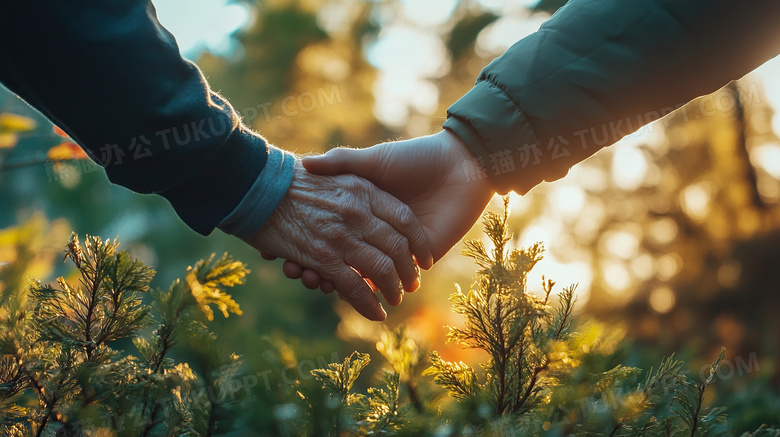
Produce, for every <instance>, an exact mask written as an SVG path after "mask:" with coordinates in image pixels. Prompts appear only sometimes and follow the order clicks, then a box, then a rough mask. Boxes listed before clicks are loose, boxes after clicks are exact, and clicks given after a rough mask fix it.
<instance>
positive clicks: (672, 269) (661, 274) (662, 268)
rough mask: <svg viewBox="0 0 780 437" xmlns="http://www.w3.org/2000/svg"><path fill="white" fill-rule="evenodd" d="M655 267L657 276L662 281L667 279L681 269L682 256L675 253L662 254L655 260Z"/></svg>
mask: <svg viewBox="0 0 780 437" xmlns="http://www.w3.org/2000/svg"><path fill="white" fill-rule="evenodd" d="M656 268H657V271H658V278H659V279H661V280H662V281H668V280H670V279H672V278H673V277H674V275H676V274H677V273H679V271H680V269H682V258H680V255H677V254H676V253H675V254H667V255H664V256H662V257H660V258H658V260H657V261H656Z"/></svg>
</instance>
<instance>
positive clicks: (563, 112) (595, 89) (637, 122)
mask: <svg viewBox="0 0 780 437" xmlns="http://www.w3.org/2000/svg"><path fill="white" fill-rule="evenodd" d="M778 53H780V1H779V0H754V1H745V2H733V1H725V0H571V1H569V3H568V4H567V5H566V6H564V7H563V8H561V9H560V10H559V11H558V12H557V13H556V14H555V15H553V17H552V18H551V19H550V20H548V21H547V22H546V23H545V24H544V25H543V26H542V27H541V28H540V30H539V31H537V32H535V33H534V34H532V35H530V36H528V37H526V38H524V39H522V40H521V41H519V42H517V43H516V44H515V45H513V46H512V47H511V48H510V49H509V50H507V51H506V53H504V54H503V55H502V56H500V57H499V58H497V59H495V60H494V61H493V62H491V63H490V64H489V65H488V66H487V67H485V69H484V70H483V71H482V73H481V74H480V76H479V78H478V80H477V83H476V85H475V86H474V88H472V89H471V90H470V91H469V92H468V93H467V94H465V95H464V96H463V97H462V98H461V99H459V100H458V101H457V102H455V103H454V104H453V105H452V106H451V107H450V108H449V111H448V119H447V121H446V122H445V124H444V127H445V128H447V129H450V130H451V131H453V132H455V133H456V134H457V135H458V136H460V137H461V138H462V139H463V140H464V141H465V142H466V144H467V145H468V146H469V149H470V150H471V152H472V153H473V154H474V155H475V157H477V158H481V159H482V162H483V163H484V165H485V170H486V173H487V175H488V176H490V177H491V179H492V181H493V182H494V184H495V186H496V189H497V190H498V191H499V192H502V193H503V192H507V191H509V190H514V191H516V192H518V193H520V194H524V193H525V192H527V191H528V190H530V189H531V188H533V187H534V186H535V185H537V184H539V183H540V182H542V181H544V180H547V181H551V180H555V179H558V178H560V177H563V176H564V175H565V174H566V172H567V171H568V169H569V168H570V167H571V166H572V165H574V164H576V163H578V162H580V161H582V160H583V159H585V158H587V157H588V156H590V155H592V154H593V153H595V152H596V151H598V150H599V149H601V148H602V147H605V146H608V145H610V144H613V143H614V142H616V141H618V140H619V139H620V138H622V137H623V136H625V135H628V134H630V133H632V132H633V131H636V130H637V129H638V128H640V127H641V126H642V125H644V124H646V123H648V122H650V121H653V120H655V119H657V118H660V117H662V116H664V115H666V114H667V113H669V112H671V111H672V110H674V109H676V108H679V107H681V106H682V105H683V104H685V103H686V102H688V101H690V100H692V99H693V98H695V97H697V96H701V95H704V94H707V93H710V92H713V91H715V90H717V89H718V88H720V87H722V86H723V85H725V84H727V83H728V82H729V81H730V80H733V79H738V78H740V77H741V76H743V75H744V74H746V73H748V72H749V71H751V70H752V69H754V68H756V67H757V66H759V65H760V64H761V63H763V62H764V61H766V60H768V59H770V58H771V57H773V56H775V55H777V54H778Z"/></svg>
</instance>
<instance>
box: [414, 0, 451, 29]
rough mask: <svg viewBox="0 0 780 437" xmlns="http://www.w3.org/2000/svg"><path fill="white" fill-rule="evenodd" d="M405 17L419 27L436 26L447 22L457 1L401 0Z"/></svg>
mask: <svg viewBox="0 0 780 437" xmlns="http://www.w3.org/2000/svg"><path fill="white" fill-rule="evenodd" d="M401 4H403V8H404V13H405V14H406V16H407V17H408V18H409V19H410V20H412V21H414V22H415V23H417V24H419V25H421V26H438V25H441V24H444V23H446V22H447V20H449V19H450V17H451V16H452V13H453V12H454V11H455V7H456V6H457V5H458V0H425V1H420V0H401Z"/></svg>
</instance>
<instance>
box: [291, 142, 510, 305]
mask: <svg viewBox="0 0 780 437" xmlns="http://www.w3.org/2000/svg"><path fill="white" fill-rule="evenodd" d="M472 163H473V157H472V155H471V153H470V152H469V150H468V149H467V147H466V145H465V143H463V141H462V140H461V139H460V138H459V137H458V136H456V135H455V134H453V133H451V132H449V131H447V130H444V131H441V132H439V133H437V134H434V135H430V136H427V137H420V138H415V139H413V140H407V141H399V142H390V143H384V144H379V145H376V146H373V147H370V148H367V149H345V148H338V149H333V150H331V151H329V152H328V153H326V154H325V155H321V156H309V157H305V158H303V166H304V167H306V169H307V170H308V171H310V172H312V173H316V174H322V175H336V174H342V173H351V174H354V175H357V176H360V177H362V178H366V179H368V180H369V181H371V182H373V183H374V184H375V185H376V186H377V187H378V188H379V189H381V190H383V191H386V192H387V193H389V194H391V195H393V196H394V197H396V198H398V199H399V200H401V201H402V202H404V203H406V204H407V205H408V206H409V208H411V210H412V211H413V212H414V215H415V216H417V218H418V219H419V220H420V222H421V223H422V226H423V227H424V228H425V232H426V234H427V235H428V240H429V241H430V243H431V248H432V251H433V256H434V261H435V260H438V259H440V258H441V257H442V256H444V254H446V253H447V252H448V251H449V250H450V249H451V248H452V246H454V245H455V244H456V243H457V242H458V241H460V239H461V238H463V236H464V235H465V234H466V232H468V230H469V229H470V228H471V227H472V226H473V225H474V223H475V222H476V221H477V220H478V219H479V217H480V215H481V214H482V211H483V210H484V209H485V206H486V205H487V204H488V202H489V201H490V198H491V197H492V196H493V194H494V192H495V191H494V190H493V188H492V186H491V185H490V183H489V182H488V180H487V178H481V179H479V178H475V177H474V175H473V174H470V173H468V172H467V171H466V170H467V169H468V168H471V167H469V166H470V165H471V164H472ZM301 266H305V267H306V268H303V267H301ZM284 271H285V274H286V275H287V276H288V277H290V278H294V279H297V278H302V280H303V282H304V284H305V285H306V286H307V287H309V288H315V287H316V285H317V284H320V283H321V288H322V290H323V291H324V292H326V293H327V292H329V291H332V289H333V284H331V283H329V281H328V280H327V279H328V278H326V277H325V276H322V277H320V275H318V274H317V272H322V271H321V270H317V269H314V268H312V267H310V266H308V265H305V264H299V263H294V262H292V261H287V262H286V263H285V266H284Z"/></svg>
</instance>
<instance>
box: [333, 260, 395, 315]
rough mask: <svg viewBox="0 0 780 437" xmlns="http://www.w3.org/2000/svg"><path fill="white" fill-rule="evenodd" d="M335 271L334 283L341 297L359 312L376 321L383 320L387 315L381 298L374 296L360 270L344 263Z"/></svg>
mask: <svg viewBox="0 0 780 437" xmlns="http://www.w3.org/2000/svg"><path fill="white" fill-rule="evenodd" d="M333 273H334V274H335V276H334V277H333V284H334V285H335V286H336V290H338V291H339V297H341V298H342V299H344V300H345V301H347V302H349V304H350V305H352V308H355V310H357V312H358V313H360V314H361V315H362V316H363V317H365V318H367V319H369V320H374V321H382V320H384V319H385V318H386V317H387V313H386V312H385V309H384V308H382V304H381V303H380V302H379V299H377V297H376V296H374V293H372V292H371V289H370V288H368V284H366V281H364V280H363V278H362V277H361V276H360V274H359V273H358V272H356V271H355V270H353V269H351V268H350V267H349V266H347V265H346V264H343V265H342V267H341V268H338V269H336V270H335V271H333Z"/></svg>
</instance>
